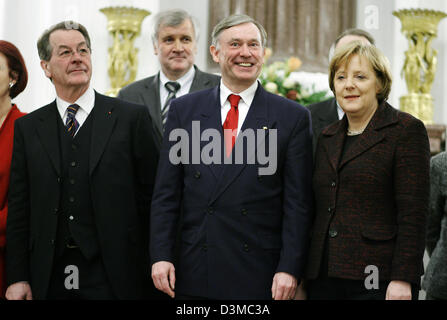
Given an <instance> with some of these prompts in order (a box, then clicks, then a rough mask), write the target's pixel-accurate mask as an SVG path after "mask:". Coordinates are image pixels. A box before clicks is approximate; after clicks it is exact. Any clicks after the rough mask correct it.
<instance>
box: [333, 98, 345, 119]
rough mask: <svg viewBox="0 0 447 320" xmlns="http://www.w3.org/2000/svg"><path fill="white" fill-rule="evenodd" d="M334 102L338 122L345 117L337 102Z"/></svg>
mask: <svg viewBox="0 0 447 320" xmlns="http://www.w3.org/2000/svg"><path fill="white" fill-rule="evenodd" d="M335 102H336V103H337V114H338V120H341V118H343V116H344V115H345V112H344V111H343V109H342V108H341V107H340V105H339V104H338V101H337V100H335Z"/></svg>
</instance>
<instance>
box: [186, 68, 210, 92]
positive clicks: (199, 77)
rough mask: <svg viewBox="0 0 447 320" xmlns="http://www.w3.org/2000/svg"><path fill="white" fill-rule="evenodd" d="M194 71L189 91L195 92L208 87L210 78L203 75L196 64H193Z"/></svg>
mask: <svg viewBox="0 0 447 320" xmlns="http://www.w3.org/2000/svg"><path fill="white" fill-rule="evenodd" d="M194 69H195V70H196V73H195V74H194V79H193V80H192V84H191V88H190V89H189V93H191V92H196V91H199V90H202V89H204V88H207V87H208V84H209V83H210V80H209V79H208V78H207V77H205V75H204V74H203V72H202V71H200V70H199V68H197V67H196V66H194Z"/></svg>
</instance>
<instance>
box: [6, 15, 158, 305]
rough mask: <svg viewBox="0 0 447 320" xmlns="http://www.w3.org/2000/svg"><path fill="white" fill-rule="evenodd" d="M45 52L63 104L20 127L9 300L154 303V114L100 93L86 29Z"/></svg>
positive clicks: (66, 27) (63, 29)
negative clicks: (151, 231) (150, 231)
mask: <svg viewBox="0 0 447 320" xmlns="http://www.w3.org/2000/svg"><path fill="white" fill-rule="evenodd" d="M37 46H38V51H39V56H40V58H41V66H42V69H43V70H44V72H45V75H46V76H47V77H48V78H49V79H50V80H51V81H52V83H53V84H54V87H55V89H56V94H57V97H56V100H55V101H53V102H52V103H50V104H49V105H47V106H44V107H42V108H40V109H38V110H36V111H35V112H32V113H30V114H28V115H27V116H26V117H23V118H22V119H21V121H16V126H15V135H14V151H13V160H12V167H11V183H10V189H9V215H8V221H7V248H6V257H7V281H8V284H9V287H8V290H7V293H6V296H7V298H8V299H14V300H16V299H32V298H34V299H140V298H146V297H150V295H151V293H150V290H151V289H150V287H148V284H150V282H149V281H150V277H148V276H147V270H148V267H149V265H148V248H149V244H148V232H147V228H148V225H149V214H150V201H151V198H152V191H153V185H154V180H155V170H156V166H157V162H158V156H159V150H158V148H157V147H156V142H155V139H154V137H153V132H152V123H151V117H150V115H149V112H148V111H147V109H146V108H145V107H144V106H142V105H134V104H130V103H125V102H123V101H121V100H119V99H113V98H109V97H106V96H103V95H101V94H99V93H97V92H95V91H94V90H93V88H92V87H91V86H90V79H91V74H92V66H91V46H90V38H89V35H88V33H87V30H86V29H85V28H84V27H83V26H82V25H80V24H77V23H74V22H71V21H66V22H61V23H59V24H57V25H55V26H53V27H51V28H50V29H49V30H46V31H45V32H44V33H43V35H42V37H41V38H40V39H39V41H38V45H37ZM152 290H153V293H152V294H155V292H157V291H156V290H155V288H153V287H152Z"/></svg>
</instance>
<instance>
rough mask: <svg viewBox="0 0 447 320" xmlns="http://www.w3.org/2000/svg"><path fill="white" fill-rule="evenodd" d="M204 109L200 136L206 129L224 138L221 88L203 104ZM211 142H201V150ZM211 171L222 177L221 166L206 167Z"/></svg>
mask: <svg viewBox="0 0 447 320" xmlns="http://www.w3.org/2000/svg"><path fill="white" fill-rule="evenodd" d="M203 106H204V108H203V110H202V112H201V119H200V131H201V132H200V136H199V137H201V136H202V133H203V131H204V130H206V129H215V130H217V131H218V132H219V134H220V137H223V129H222V116H221V103H220V88H219V86H217V87H215V88H214V89H213V90H212V92H211V99H210V101H207V102H206V103H204V104H203ZM208 143H209V142H208V141H201V142H200V150H202V149H203V148H204V146H206V145H207V144H208ZM221 155H223V142H222V143H221ZM206 167H207V168H209V169H210V170H211V172H212V173H213V175H214V176H215V177H216V179H217V178H219V177H220V174H221V167H222V165H220V164H214V165H209V166H206Z"/></svg>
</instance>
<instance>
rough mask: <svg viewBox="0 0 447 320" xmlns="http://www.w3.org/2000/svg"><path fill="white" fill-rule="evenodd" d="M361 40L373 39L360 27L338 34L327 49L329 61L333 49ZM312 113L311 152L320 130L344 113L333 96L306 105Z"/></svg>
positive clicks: (364, 41) (368, 42)
mask: <svg viewBox="0 0 447 320" xmlns="http://www.w3.org/2000/svg"><path fill="white" fill-rule="evenodd" d="M351 41H361V42H363V43H367V44H371V45H374V44H375V41H374V38H373V36H372V35H370V34H369V33H368V32H366V31H364V30H362V29H348V30H345V31H344V32H343V33H342V34H340V35H339V36H338V38H337V39H336V40H335V42H334V43H333V44H332V47H331V49H330V50H329V61H330V60H331V59H332V56H333V55H334V51H335V50H336V49H337V48H339V47H341V46H343V45H345V44H347V43H349V42H351ZM308 108H309V110H310V113H311V115H312V130H313V141H312V145H313V153H314V154H315V150H316V148H317V142H318V137H319V136H320V133H321V131H323V129H324V128H325V127H327V126H328V125H330V124H331V123H334V122H335V121H337V120H340V119H341V118H343V115H344V114H345V113H344V112H343V110H342V109H341V108H340V106H339V105H338V104H337V100H336V99H335V98H331V99H328V100H326V101H322V102H318V103H314V104H311V105H309V106H308Z"/></svg>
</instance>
